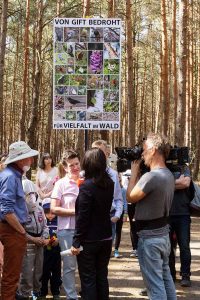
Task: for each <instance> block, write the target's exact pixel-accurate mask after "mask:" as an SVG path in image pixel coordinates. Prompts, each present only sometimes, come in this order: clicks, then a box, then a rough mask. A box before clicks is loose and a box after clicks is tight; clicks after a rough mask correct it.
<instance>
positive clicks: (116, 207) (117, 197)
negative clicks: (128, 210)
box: [107, 167, 124, 218]
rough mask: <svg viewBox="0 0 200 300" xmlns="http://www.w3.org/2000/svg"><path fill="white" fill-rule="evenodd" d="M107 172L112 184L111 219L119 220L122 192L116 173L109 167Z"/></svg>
mask: <svg viewBox="0 0 200 300" xmlns="http://www.w3.org/2000/svg"><path fill="white" fill-rule="evenodd" d="M107 172H108V174H109V175H110V178H111V179H112V181H113V182H114V195H113V202H112V207H111V215H112V217H113V216H115V217H118V218H120V216H121V214H122V211H123V202H124V201H123V198H122V190H121V187H120V184H119V176H118V173H117V172H116V171H115V170H113V169H112V168H111V167H108V168H107Z"/></svg>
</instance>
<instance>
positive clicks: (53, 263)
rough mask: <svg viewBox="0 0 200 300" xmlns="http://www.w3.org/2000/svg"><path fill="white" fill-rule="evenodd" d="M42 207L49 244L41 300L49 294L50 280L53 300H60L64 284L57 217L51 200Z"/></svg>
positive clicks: (45, 248)
mask: <svg viewBox="0 0 200 300" xmlns="http://www.w3.org/2000/svg"><path fill="white" fill-rule="evenodd" d="M42 206H43V209H44V213H45V216H46V218H47V226H48V228H49V244H48V245H47V246H46V247H44V262H43V273H42V288H41V293H40V297H39V299H40V300H44V299H46V295H47V294H48V281H49V280H50V289H51V293H52V295H53V299H54V300H57V299H60V296H59V295H60V286H61V284H62V280H61V256H60V247H59V245H58V239H57V217H56V216H55V215H54V214H52V213H51V211H50V199H45V200H44V201H43V203H42Z"/></svg>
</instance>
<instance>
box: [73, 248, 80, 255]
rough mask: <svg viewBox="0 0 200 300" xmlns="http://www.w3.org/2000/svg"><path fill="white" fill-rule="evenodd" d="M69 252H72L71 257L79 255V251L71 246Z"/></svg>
mask: <svg viewBox="0 0 200 300" xmlns="http://www.w3.org/2000/svg"><path fill="white" fill-rule="evenodd" d="M71 252H72V254H73V255H79V253H80V249H79V248H74V247H73V246H71Z"/></svg>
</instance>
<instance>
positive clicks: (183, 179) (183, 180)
mask: <svg viewBox="0 0 200 300" xmlns="http://www.w3.org/2000/svg"><path fill="white" fill-rule="evenodd" d="M190 182H191V178H190V177H189V176H184V175H181V176H180V177H179V178H178V179H176V180H175V190H183V189H186V188H189V186H190Z"/></svg>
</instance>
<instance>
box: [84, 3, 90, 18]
mask: <svg viewBox="0 0 200 300" xmlns="http://www.w3.org/2000/svg"><path fill="white" fill-rule="evenodd" d="M89 15H90V0H83V18H86V17H88V16H89Z"/></svg>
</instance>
